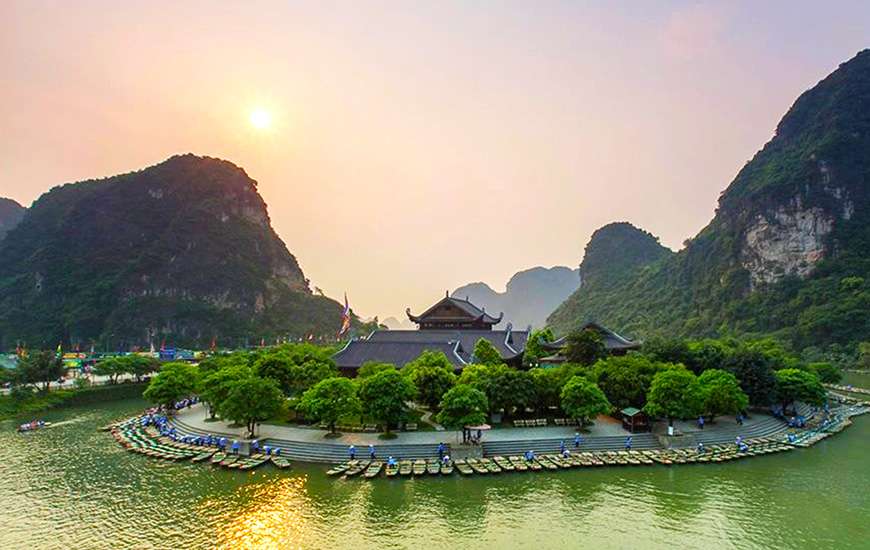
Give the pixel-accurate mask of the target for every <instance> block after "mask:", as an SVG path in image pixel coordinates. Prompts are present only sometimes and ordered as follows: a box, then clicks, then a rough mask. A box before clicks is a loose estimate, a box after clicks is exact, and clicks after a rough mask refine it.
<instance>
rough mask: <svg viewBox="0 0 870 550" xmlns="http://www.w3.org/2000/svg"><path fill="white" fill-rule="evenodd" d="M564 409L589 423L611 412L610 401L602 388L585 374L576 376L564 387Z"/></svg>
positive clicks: (572, 415)
mask: <svg viewBox="0 0 870 550" xmlns="http://www.w3.org/2000/svg"><path fill="white" fill-rule="evenodd" d="M561 399H562V410H563V411H565V413H566V414H568V415H569V416H570V417H571V418H576V419H578V420H580V421H581V422H583V423H584V424H585V423H588V422H589V421H590V420H592V419H594V418H595V417H596V416H598V415H599V414H605V413H608V412H610V409H611V405H610V402H609V401H608V400H607V397H605V395H604V392H602V391H601V389H600V388H599V387H598V386H596V385H595V384H593V383H592V382H590V381H589V380H587V379H586V378H585V377H583V376H574V377H572V378H571V379H570V380H568V382H567V383H566V384H565V387H564V388H562V394H561Z"/></svg>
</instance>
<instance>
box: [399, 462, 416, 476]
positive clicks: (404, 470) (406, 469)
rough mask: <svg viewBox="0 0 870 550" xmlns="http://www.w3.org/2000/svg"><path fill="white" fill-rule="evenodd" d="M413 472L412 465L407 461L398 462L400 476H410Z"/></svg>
mask: <svg viewBox="0 0 870 550" xmlns="http://www.w3.org/2000/svg"><path fill="white" fill-rule="evenodd" d="M413 471H414V464H413V463H412V462H411V461H410V460H408V459H405V460H400V461H399V475H400V476H405V477H407V476H410V475H411V474H412V473H413Z"/></svg>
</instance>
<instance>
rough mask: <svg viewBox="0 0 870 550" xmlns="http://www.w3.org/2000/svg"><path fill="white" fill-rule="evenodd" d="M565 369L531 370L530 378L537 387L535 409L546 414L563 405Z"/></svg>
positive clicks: (537, 368) (538, 368) (539, 368)
mask: <svg viewBox="0 0 870 550" xmlns="http://www.w3.org/2000/svg"><path fill="white" fill-rule="evenodd" d="M563 373H564V370H563V367H561V366H560V367H555V368H550V367H548V368H541V367H536V368H533V369H530V370H529V377H531V379H532V383H533V384H534V385H535V408H536V409H537V410H538V411H541V412H545V411H547V410H548V409H550V408H551V407H558V406H559V404H560V403H561V395H562V388H563V387H564V386H565V378H564V375H563Z"/></svg>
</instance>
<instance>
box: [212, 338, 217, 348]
mask: <svg viewBox="0 0 870 550" xmlns="http://www.w3.org/2000/svg"><path fill="white" fill-rule="evenodd" d="M216 349H217V336H212V337H211V350H212V351H214V350H216Z"/></svg>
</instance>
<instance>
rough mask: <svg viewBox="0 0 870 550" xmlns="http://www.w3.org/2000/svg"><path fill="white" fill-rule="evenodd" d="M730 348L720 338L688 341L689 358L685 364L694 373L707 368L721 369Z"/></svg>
mask: <svg viewBox="0 0 870 550" xmlns="http://www.w3.org/2000/svg"><path fill="white" fill-rule="evenodd" d="M732 349H733V348H732V347H731V346H730V345H728V344H727V343H726V342H724V341H722V340H712V339H708V340H700V341H695V342H689V359H688V362H687V363H685V365H686V366H687V367H689V368H690V369H692V371H693V372H694V373H695V374H701V373H702V372H704V371H705V370H707V369H721V368H722V365H723V364H724V363H725V359H726V358H727V357H728V356H729V355H730V354H731V352H732Z"/></svg>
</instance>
